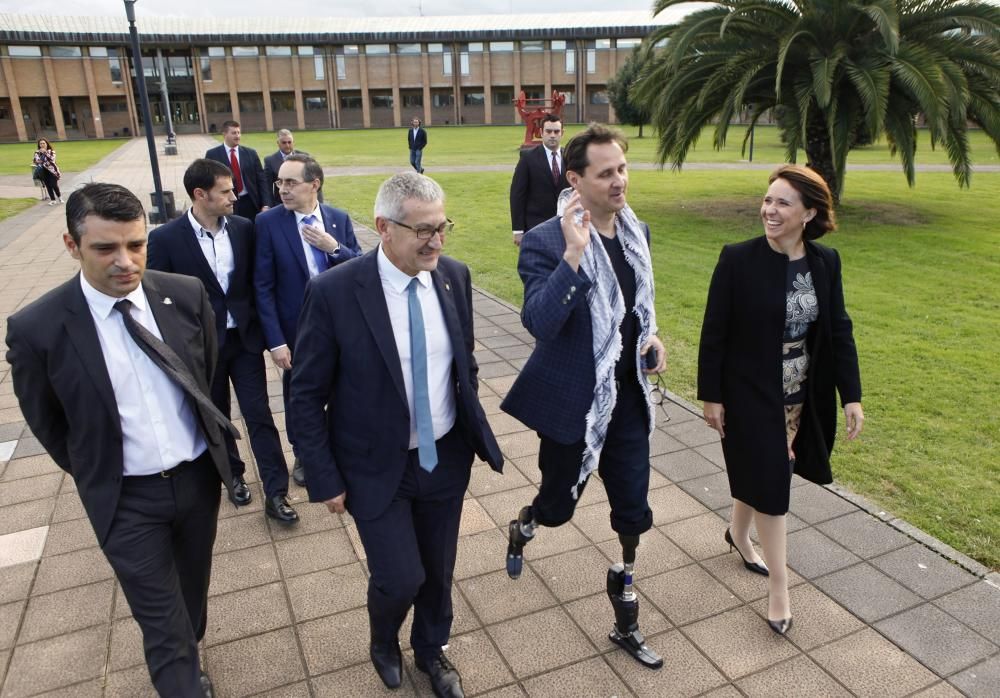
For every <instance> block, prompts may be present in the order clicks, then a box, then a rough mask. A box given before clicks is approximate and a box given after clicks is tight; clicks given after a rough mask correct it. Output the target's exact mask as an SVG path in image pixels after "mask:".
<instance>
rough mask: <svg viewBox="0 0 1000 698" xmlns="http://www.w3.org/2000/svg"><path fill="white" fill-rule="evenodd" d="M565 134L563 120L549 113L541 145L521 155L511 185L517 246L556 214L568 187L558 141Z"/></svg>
mask: <svg viewBox="0 0 1000 698" xmlns="http://www.w3.org/2000/svg"><path fill="white" fill-rule="evenodd" d="M562 135H563V126H562V121H561V120H560V118H559V117H558V116H556V115H555V114H546V115H545V120H544V121H542V144H541V145H539V146H536V147H534V148H532V149H531V150H528V151H525V152H523V153H521V159H520V160H518V162H517V167H516V168H515V169H514V178H513V179H512V180H511V182H510V227H511V230H512V231H513V232H514V244H515V245H520V244H521V237H522V236H523V235H524V233H525V232H526V231H528V230H531V229H532V228H534V227H535V226H536V225H538V224H539V223H544V222H545V221H547V220H548V219H550V218H552V216H554V215H556V199H557V198H558V197H559V192H561V191H562V190H563V189H565V188H566V187H567V186H569V185H568V184H567V183H566V168H565V167H564V166H563V153H562V151H561V150H560V149H559V141H560V139H561V138H562Z"/></svg>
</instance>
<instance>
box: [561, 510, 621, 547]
mask: <svg viewBox="0 0 1000 698" xmlns="http://www.w3.org/2000/svg"><path fill="white" fill-rule="evenodd" d="M573 525H574V526H576V527H577V528H578V529H580V531H581V532H583V534H584V535H585V536H587V538H589V539H590V540H591V541H593V542H595V543H600V542H603V541H609V540H614V541H616V542H617V541H618V534H617V533H615V532H614V531H613V530H612V529H611V505H610V504H609V503H608V502H597V503H596V504H590V505H588V506H585V507H577V508H576V511H575V512H573ZM620 549H621V546H620V545H619V550H620Z"/></svg>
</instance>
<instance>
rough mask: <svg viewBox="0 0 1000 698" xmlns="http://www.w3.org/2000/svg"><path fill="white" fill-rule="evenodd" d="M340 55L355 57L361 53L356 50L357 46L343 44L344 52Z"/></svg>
mask: <svg viewBox="0 0 1000 698" xmlns="http://www.w3.org/2000/svg"><path fill="white" fill-rule="evenodd" d="M342 53H343V54H344V55H345V56H356V55H358V54H359V53H361V51H360V50H359V49H358V45H357V44H344V50H343V51H342Z"/></svg>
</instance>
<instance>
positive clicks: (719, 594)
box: [636, 565, 741, 625]
mask: <svg viewBox="0 0 1000 698" xmlns="http://www.w3.org/2000/svg"><path fill="white" fill-rule="evenodd" d="M636 585H637V586H638V587H639V589H641V590H642V593H644V594H645V595H646V596H647V597H649V600H650V601H652V602H653V603H655V604H656V605H657V607H658V608H659V609H660V610H661V611H663V612H664V613H665V614H667V618H669V619H670V622H672V623H673V624H674V625H684V624H687V623H691V622H693V621H696V620H700V619H702V618H705V617H707V616H710V615H714V614H716V613H721V612H722V611H725V610H727V609H730V608H734V607H736V606H739V605H741V601H740V600H739V599H738V598H736V596H735V595H734V594H733V593H732V592H731V591H730V590H729V589H727V588H726V587H724V586H722V585H721V584H719V582H717V581H715V579H713V578H712V576H711V575H709V574H708V572H706V571H705V570H703V569H702V568H701V567H699V566H698V565H688V566H687V567H681V568H679V569H676V570H671V571H669V572H664V573H663V574H659V575H656V576H655V577H643V578H640V579H638V580H636Z"/></svg>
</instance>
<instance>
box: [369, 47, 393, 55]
mask: <svg viewBox="0 0 1000 698" xmlns="http://www.w3.org/2000/svg"><path fill="white" fill-rule="evenodd" d="M365 53H366V54H367V55H369V56H388V55H389V44H368V45H367V46H365Z"/></svg>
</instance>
